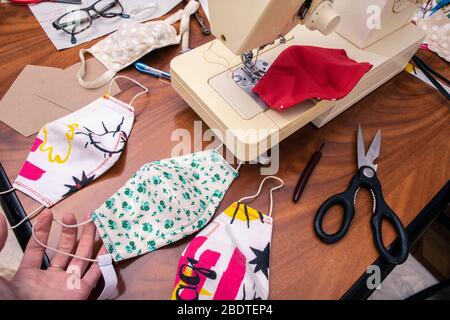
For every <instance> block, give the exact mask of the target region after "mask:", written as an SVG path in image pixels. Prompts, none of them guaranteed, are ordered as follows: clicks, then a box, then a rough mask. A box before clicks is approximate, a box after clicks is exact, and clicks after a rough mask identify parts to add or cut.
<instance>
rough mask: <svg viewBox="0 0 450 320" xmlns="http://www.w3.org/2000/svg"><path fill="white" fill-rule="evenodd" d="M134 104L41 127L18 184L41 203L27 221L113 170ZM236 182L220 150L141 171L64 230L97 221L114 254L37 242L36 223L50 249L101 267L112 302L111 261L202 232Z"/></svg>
mask: <svg viewBox="0 0 450 320" xmlns="http://www.w3.org/2000/svg"><path fill="white" fill-rule="evenodd" d="M119 77H121V76H119ZM125 78H126V77H125ZM128 79H129V78H128ZM130 80H131V81H134V80H132V79H130ZM136 83H137V82H136ZM137 84H138V83H137ZM143 88H144V87H143ZM144 89H145V88H144ZM146 92H147V89H145V91H144V92H142V93H140V94H143V93H146ZM138 95H139V94H138ZM135 98H137V96H136V97H135ZM135 98H134V99H135ZM134 99H133V100H132V102H133V101H134ZM132 102H131V103H130V104H126V103H123V102H121V101H119V100H117V99H115V98H113V97H110V96H108V95H106V96H104V97H101V98H99V99H98V100H96V101H94V102H93V103H91V104H89V105H88V106H86V107H85V108H83V109H80V110H79V111H77V112H75V113H73V114H71V115H69V116H66V117H64V118H61V119H59V120H57V121H55V122H52V123H49V124H48V125H46V126H45V127H44V128H42V130H41V131H40V132H39V134H38V136H37V138H36V140H35V142H34V144H33V146H32V149H31V152H30V154H29V156H28V158H27V160H26V161H25V163H24V166H23V168H22V170H21V171H20V174H19V176H18V177H17V179H16V180H15V181H14V184H13V186H14V189H15V190H19V191H22V192H24V193H26V194H28V195H29V196H31V197H32V198H33V199H35V200H36V201H39V202H40V203H41V204H42V206H41V207H40V208H38V210H36V211H35V212H33V213H32V214H30V215H29V216H28V218H31V217H33V216H34V215H35V214H37V213H39V211H40V210H42V208H44V207H51V206H53V205H54V204H56V203H57V202H59V201H60V200H61V199H63V198H65V197H67V196H69V195H71V194H73V193H74V192H76V191H78V190H80V189H81V188H83V187H85V186H87V185H88V184H89V183H91V182H92V181H94V180H95V179H97V178H98V177H99V176H101V175H102V174H103V173H104V172H106V171H107V170H108V169H109V168H111V167H112V166H113V164H114V163H115V162H116V161H117V160H118V159H119V157H120V154H121V153H122V151H123V150H124V148H125V145H126V142H127V140H128V137H129V135H130V132H131V129H132V126H133V122H134V109H133V107H132V106H131V104H132ZM237 176H238V171H237V169H234V168H233V167H231V166H230V165H229V164H228V162H227V161H226V160H225V159H224V158H223V157H222V156H221V155H220V154H219V152H218V150H216V149H213V150H207V151H203V152H198V153H194V154H189V155H185V156H181V157H175V158H170V159H165V160H160V161H155V162H152V163H149V164H146V165H144V166H142V167H141V168H140V169H139V170H138V171H137V172H136V173H135V174H134V175H133V176H132V177H131V178H130V179H129V180H128V181H127V182H126V183H125V185H124V186H123V187H122V188H121V189H119V190H118V191H117V192H115V193H114V194H113V195H112V196H111V197H110V198H109V199H108V200H107V201H106V202H105V203H104V204H103V205H102V206H101V207H100V208H98V209H97V210H95V211H94V212H93V213H92V216H91V217H92V218H91V219H90V220H88V221H85V222H82V223H80V224H77V225H73V226H67V225H64V226H66V227H73V228H76V227H79V226H81V225H83V224H86V223H88V222H90V221H93V222H94V223H95V225H96V226H97V229H98V231H99V234H100V237H101V239H102V240H103V242H104V244H105V247H106V248H107V250H108V252H109V254H107V255H103V256H99V257H98V258H97V259H88V258H84V257H79V256H75V255H73V254H71V253H66V252H63V251H60V250H57V249H54V248H51V247H48V246H47V245H45V244H44V243H42V242H41V241H40V239H38V238H37V237H36V234H35V233H34V229H35V227H36V224H34V225H33V237H34V238H35V240H36V241H37V242H38V243H39V244H41V245H42V246H44V247H46V248H48V249H50V250H53V251H56V252H60V253H62V254H66V255H68V256H72V257H75V258H79V259H83V260H87V261H89V262H95V263H98V264H99V267H100V270H101V271H102V274H103V277H104V280H105V288H104V291H103V293H102V294H101V296H100V298H101V299H106V298H111V297H112V296H113V294H114V293H115V288H116V285H117V277H116V274H115V272H114V268H113V266H112V260H114V261H121V260H125V259H129V258H132V257H136V256H139V255H143V254H145V253H148V252H151V251H154V250H156V249H159V248H161V247H163V246H165V245H168V244H171V243H173V242H175V241H177V240H180V239H181V238H184V237H186V236H188V235H190V234H192V233H194V232H196V231H198V230H201V229H202V228H204V227H205V226H206V225H207V223H208V222H209V220H210V219H211V217H212V216H213V215H214V213H215V211H216V209H217V207H218V206H219V204H220V202H221V201H222V199H223V196H224V195H225V193H226V191H227V190H228V188H229V186H230V185H231V183H232V182H233V181H234V180H235V179H236V177H237ZM14 189H13V190H14ZM10 191H12V190H10ZM24 221H25V219H24V220H23V221H22V222H24ZM22 222H21V223H22ZM55 222H57V223H59V224H62V223H61V222H59V221H57V220H55ZM21 223H19V224H18V225H20V224H21ZM18 225H16V226H13V228H14V227H17V226H18Z"/></svg>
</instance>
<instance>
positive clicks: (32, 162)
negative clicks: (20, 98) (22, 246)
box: [0, 76, 148, 272]
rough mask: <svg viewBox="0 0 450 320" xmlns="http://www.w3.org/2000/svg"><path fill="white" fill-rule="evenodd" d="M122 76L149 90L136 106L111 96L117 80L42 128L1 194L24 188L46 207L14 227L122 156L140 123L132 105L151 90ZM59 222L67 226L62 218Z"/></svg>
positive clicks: (88, 180)
mask: <svg viewBox="0 0 450 320" xmlns="http://www.w3.org/2000/svg"><path fill="white" fill-rule="evenodd" d="M116 78H126V79H128V80H130V81H132V82H134V83H135V84H137V85H139V86H140V87H141V88H142V89H143V90H144V91H143V92H141V93H138V94H137V95H136V96H135V97H134V98H133V99H132V100H131V102H130V104H126V103H124V102H122V101H119V100H117V99H115V98H114V97H111V96H110V95H109V92H111V85H112V82H111V85H110V87H109V91H108V94H106V95H105V96H103V97H101V98H99V99H97V100H95V101H93V102H92V103H90V104H89V105H87V106H85V107H83V108H82V109H80V110H78V111H76V112H74V113H71V114H69V115H67V116H65V117H63V118H60V119H57V120H55V121H53V122H50V123H48V124H46V125H45V126H44V127H43V128H42V129H41V130H40V131H39V133H38V135H37V136H36V139H35V141H34V143H33V146H32V148H31V151H30V153H29V155H28V157H27V159H26V161H25V163H24V165H23V167H22V169H21V170H20V172H19V175H18V176H17V178H16V180H15V181H14V183H13V188H12V189H11V190H7V191H2V192H0V196H1V195H2V194H7V193H9V192H12V191H14V190H18V191H21V192H23V193H25V194H27V195H28V196H30V197H31V198H33V199H34V200H36V201H38V202H39V203H41V206H40V207H39V208H37V209H36V210H34V211H33V212H32V213H31V214H29V215H28V216H27V217H26V218H24V219H23V220H22V221H20V222H19V223H18V224H16V225H15V226H11V227H10V229H14V228H17V227H18V226H20V225H21V224H23V223H24V222H25V221H27V220H29V219H31V218H33V217H34V216H36V215H37V214H39V213H40V212H41V211H42V209H44V208H45V207H47V208H49V207H52V206H53V205H55V204H56V203H58V202H59V201H61V200H62V199H64V198H65V197H68V196H70V195H71V194H73V193H75V192H77V191H78V190H80V189H81V188H83V187H86V186H87V185H88V184H89V183H91V182H92V181H94V180H95V179H97V178H98V177H100V176H101V175H103V174H104V173H105V172H106V171H107V170H109V169H110V168H111V167H112V166H113V165H114V164H115V163H116V162H117V161H118V160H119V158H120V155H121V154H122V151H123V150H124V148H125V146H126V143H127V140H128V137H129V136H130V134H131V129H132V127H133V123H134V118H135V115H134V108H133V106H132V104H133V102H134V100H135V99H136V98H137V97H138V96H140V95H141V94H145V93H147V92H148V89H147V88H145V87H144V86H142V85H141V84H139V83H138V82H136V81H135V80H133V79H131V78H128V77H124V76H118V77H116ZM116 78H115V79H116ZM115 79H113V81H115ZM54 221H55V222H56V223H58V224H60V225H64V224H63V223H62V222H60V221H58V220H56V219H54ZM85 223H88V222H83V223H81V224H79V225H75V226H67V225H64V226H66V227H74V228H75V227H78V226H81V225H83V224H85ZM35 226H36V224H34V225H33V237H34V238H35V240H36V241H38V243H40V244H41V245H44V244H42V243H41V242H40V241H39V239H38V238H36V235H35V234H34V228H35ZM45 247H47V246H45ZM49 249H52V248H49ZM55 251H56V250H55ZM70 256H73V255H70ZM79 258H80V259H84V258H82V257H79ZM84 260H89V261H97V260H91V259H84ZM99 261H101V263H100V264H101V265H108V264H109V265H111V257H110V255H106V256H103V257H99ZM108 261H109V262H108ZM105 272H109V271H105Z"/></svg>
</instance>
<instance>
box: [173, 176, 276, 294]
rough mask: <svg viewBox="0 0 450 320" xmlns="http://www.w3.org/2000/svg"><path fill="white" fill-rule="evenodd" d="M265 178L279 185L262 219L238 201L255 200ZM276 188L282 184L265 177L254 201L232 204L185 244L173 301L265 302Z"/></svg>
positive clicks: (244, 199)
mask: <svg viewBox="0 0 450 320" xmlns="http://www.w3.org/2000/svg"><path fill="white" fill-rule="evenodd" d="M268 179H275V180H277V181H279V182H280V185H279V186H277V187H275V188H272V189H271V190H270V210H269V215H268V216H266V215H264V214H263V213H261V212H260V211H258V210H255V209H253V208H250V207H249V206H247V205H246V204H243V201H246V200H253V199H255V198H256V197H258V195H259V194H260V193H261V189H262V186H263V185H264V183H265V182H266V181H267V180H268ZM281 187H283V180H281V179H279V178H277V177H266V178H265V179H264V180H263V181H262V182H261V185H260V187H259V190H258V192H257V193H256V194H255V195H254V196H250V197H246V198H242V199H241V200H239V201H238V202H236V203H233V204H232V205H231V206H230V207H229V208H228V209H226V210H225V211H224V212H223V213H222V214H221V215H219V216H218V217H217V218H215V219H214V220H213V221H212V222H211V223H210V224H209V225H208V226H207V227H206V228H205V229H204V230H203V231H202V232H200V233H199V234H198V235H197V236H196V237H195V239H193V240H192V241H191V242H190V243H189V245H188V247H187V248H186V249H185V251H184V252H183V254H182V256H181V259H180V262H179V264H178V268H177V270H178V272H177V275H176V280H175V286H174V290H173V294H172V299H173V300H260V299H264V300H266V299H268V297H269V260H270V242H271V238H272V223H273V220H272V218H271V213H272V205H273V200H272V199H273V198H272V192H273V191H274V190H277V189H279V188H281Z"/></svg>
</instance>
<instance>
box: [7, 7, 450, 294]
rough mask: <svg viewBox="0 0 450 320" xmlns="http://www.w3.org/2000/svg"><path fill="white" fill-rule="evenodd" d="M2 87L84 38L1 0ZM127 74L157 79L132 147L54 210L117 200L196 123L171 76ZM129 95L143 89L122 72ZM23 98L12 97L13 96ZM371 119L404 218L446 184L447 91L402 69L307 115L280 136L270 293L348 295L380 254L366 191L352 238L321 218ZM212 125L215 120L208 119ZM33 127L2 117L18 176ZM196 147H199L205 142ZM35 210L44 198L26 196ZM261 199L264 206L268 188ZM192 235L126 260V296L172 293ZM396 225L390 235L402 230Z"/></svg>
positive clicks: (196, 33)
mask: <svg viewBox="0 0 450 320" xmlns="http://www.w3.org/2000/svg"><path fill="white" fill-rule="evenodd" d="M0 17H1V18H0V44H1V45H0V70H1V72H0V97H1V96H3V95H4V93H5V92H6V91H7V90H8V88H9V86H10V85H11V84H12V83H13V81H14V79H15V78H16V76H17V75H18V74H19V73H20V72H21V70H22V69H23V67H24V66H25V65H27V64H35V65H43V66H54V67H62V68H66V67H68V66H70V65H72V64H74V63H76V62H77V61H78V50H79V49H80V48H81V47H90V46H91V45H92V44H93V43H94V42H95V41H93V42H91V43H87V44H84V45H81V46H79V47H77V48H73V49H68V50H64V51H60V52H58V51H56V50H55V48H54V47H53V45H52V44H51V42H50V40H49V39H48V38H47V36H46V35H45V33H44V32H43V30H42V29H41V28H40V26H39V24H38V23H37V22H36V20H35V19H34V17H33V16H32V14H31V13H30V11H29V9H28V8H24V7H16V6H12V5H1V6H0ZM191 28H192V32H191V46H192V47H195V46H198V45H200V44H203V43H205V42H207V41H209V40H211V39H212V37H205V36H203V35H202V34H201V33H200V30H199V27H198V25H197V23H196V22H195V21H194V20H193V21H191ZM177 54H179V47H178V46H174V47H171V48H165V49H161V50H158V51H156V52H153V53H151V54H149V55H147V56H146V57H145V59H144V61H145V62H146V63H148V64H149V65H152V66H155V67H158V68H161V69H166V70H167V69H168V68H169V62H170V60H171V59H172V58H173V57H174V56H176V55H177ZM420 55H421V56H422V58H424V59H425V60H426V61H427V62H428V63H430V64H431V65H432V66H434V67H435V68H437V69H439V70H441V72H444V74H446V76H447V77H448V76H449V75H450V72H449V67H448V63H445V62H444V61H443V60H442V59H440V58H438V57H436V56H435V55H432V54H425V53H421V54H420ZM123 74H126V75H128V76H132V77H133V78H135V79H137V80H139V81H140V82H141V83H143V84H144V85H146V86H148V87H149V88H150V89H151V95H150V96H148V98H139V99H138V100H137V101H136V114H137V121H136V124H135V127H134V129H133V133H132V135H131V138H130V139H129V143H128V147H127V149H126V151H125V152H124V154H123V155H122V157H121V159H120V161H119V162H118V163H117V164H116V165H115V166H114V167H113V168H112V169H111V170H110V171H109V172H108V173H107V174H105V175H104V176H102V177H101V178H100V179H98V180H96V181H95V182H94V183H93V184H91V185H89V186H88V187H87V188H85V189H84V190H81V191H79V192H77V193H76V194H74V195H72V196H70V197H69V198H67V199H65V200H64V201H62V202H61V203H59V204H58V205H56V206H55V207H54V213H55V215H56V217H59V218H60V217H61V215H62V214H63V213H65V212H67V211H71V212H75V213H76V215H77V217H78V218H79V219H82V217H83V216H84V215H86V214H88V213H90V212H92V211H93V210H94V209H96V208H97V207H98V206H100V205H101V204H102V203H103V202H104V201H105V199H107V198H108V197H109V196H110V195H111V194H112V193H113V192H114V191H115V190H116V189H118V188H119V187H121V186H122V185H123V184H124V182H125V181H126V180H127V179H128V178H129V177H130V176H131V174H132V173H133V172H134V171H136V170H137V169H138V168H139V167H140V166H141V165H143V164H144V163H147V162H151V161H154V160H157V159H162V158H166V157H169V156H170V151H171V148H172V147H173V146H175V144H176V142H173V141H171V134H172V132H173V130H175V129H177V128H184V129H187V130H189V131H190V132H191V133H192V132H193V127H194V121H199V120H200V118H199V117H198V116H197V115H196V114H195V113H194V112H193V111H192V110H191V109H190V108H189V106H188V105H187V104H186V103H185V102H184V101H183V100H182V99H181V98H180V97H179V96H178V95H177V94H176V93H175V91H174V90H173V89H172V88H171V86H170V84H168V83H166V82H163V81H158V80H155V79H153V78H151V77H148V76H145V75H141V74H139V73H137V72H136V71H134V70H133V69H132V68H128V69H126V70H125V71H124V72H123ZM120 85H121V87H122V89H123V93H122V94H120V95H119V96H118V98H120V99H123V100H125V101H129V99H130V98H131V97H132V96H133V95H134V94H135V93H136V92H137V91H138V88H136V87H134V86H131V85H130V84H129V83H128V82H124V81H121V82H120ZM11 107H14V106H11ZM358 123H361V124H362V125H363V126H364V129H365V134H366V139H367V140H369V138H371V137H373V136H374V134H375V133H376V131H377V130H378V129H381V130H382V133H383V138H382V151H381V157H380V159H379V164H380V165H379V170H378V171H379V177H380V179H381V181H382V184H383V189H384V195H385V198H386V200H387V202H388V203H389V204H390V206H391V207H392V209H394V211H396V212H397V214H398V215H399V217H400V218H401V219H402V221H403V223H404V224H405V225H407V224H409V223H410V222H411V221H412V220H413V219H414V218H415V217H416V215H417V214H418V212H419V211H420V210H421V209H422V208H423V207H424V206H425V205H426V204H427V203H428V202H429V201H430V200H431V199H432V197H433V196H434V195H435V194H436V193H437V192H438V191H439V190H440V188H441V187H442V186H443V185H444V184H446V183H447V181H448V179H449V177H450V166H449V141H450V140H449V139H448V137H449V136H450V134H449V133H450V132H449V128H450V127H449V104H448V101H446V100H445V99H444V98H443V97H442V96H441V95H439V93H438V92H437V91H435V90H434V89H432V88H430V87H429V86H427V85H426V84H424V83H422V82H420V81H418V80H416V79H415V78H414V77H412V76H410V75H409V74H407V73H405V72H403V73H402V74H400V75H398V76H397V77H395V78H394V79H393V80H391V81H389V82H388V83H386V84H385V85H383V86H382V87H381V88H379V89H378V90H376V91H375V92H373V93H372V94H371V95H369V96H368V97H367V98H365V99H363V100H362V101H361V102H359V103H358V104H357V105H356V106H354V107H352V108H350V109H349V110H348V111H346V112H345V113H343V114H342V115H341V116H339V117H338V118H336V119H335V120H333V121H332V122H331V123H329V124H328V125H326V126H325V127H323V128H322V129H317V128H315V127H314V126H313V125H307V126H306V127H304V128H302V129H301V130H299V131H298V132H296V133H295V134H293V135H292V136H291V137H289V138H288V139H286V140H285V141H283V142H282V143H281V145H280V153H281V163H280V171H279V174H278V176H279V177H281V178H282V179H284V181H285V183H286V187H285V188H284V189H282V190H281V191H279V192H277V193H276V195H275V201H276V202H275V207H274V219H275V220H274V230H273V241H272V250H271V251H272V252H271V275H270V297H271V298H272V299H303V298H306V299H337V298H340V297H341V296H342V295H343V294H344V293H345V292H346V291H347V290H348V289H349V288H350V287H351V286H352V285H353V284H354V283H355V281H356V280H357V279H358V278H359V277H360V276H361V275H362V274H363V273H364V272H365V270H366V269H367V267H368V266H369V265H371V264H372V263H373V262H374V261H375V260H376V258H377V257H378V255H377V252H376V250H375V248H374V245H373V240H372V234H371V230H370V224H369V219H370V215H371V212H370V201H371V200H370V197H369V195H368V193H367V192H363V193H361V196H360V197H359V200H358V211H357V214H356V217H355V219H354V221H353V225H352V227H351V229H350V232H349V233H348V235H347V237H346V238H345V240H343V241H341V242H340V243H338V244H335V245H331V246H330V245H325V244H323V243H321V242H320V241H319V240H318V239H317V238H316V236H315V234H314V232H313V228H312V224H313V217H314V215H315V212H316V210H317V208H318V207H319V206H320V204H321V203H322V202H323V201H324V200H325V199H326V198H328V197H329V196H330V195H332V194H335V193H336V192H339V191H342V190H343V189H344V188H346V187H347V184H348V183H349V180H350V178H351V177H352V176H353V174H354V173H355V172H356V148H355V139H356V129H357V126H358ZM203 129H206V125H203ZM33 139H34V137H30V138H24V137H23V136H21V135H19V134H17V133H15V132H14V131H13V130H11V129H10V128H9V127H7V126H6V125H4V124H2V123H0V161H1V163H2V165H3V166H4V168H5V170H6V172H7V173H8V175H9V178H10V179H11V180H14V179H15V177H16V176H17V174H18V172H19V170H20V167H21V166H22V163H23V161H24V160H25V158H26V156H27V154H28V151H29V149H30V146H31V144H32V142H33ZM323 141H325V142H326V145H325V148H324V150H323V153H324V156H323V159H322V161H321V163H320V165H319V166H318V168H317V170H316V172H315V173H314V175H313V177H312V179H311V181H310V183H309V185H308V187H307V189H306V191H305V193H304V195H303V198H302V199H301V202H300V203H299V204H298V205H294V204H293V203H292V201H291V197H292V192H293V189H294V187H295V184H296V182H297V179H298V176H299V174H300V172H301V171H302V170H303V168H304V167H305V165H306V162H307V161H308V159H309V157H310V156H311V154H312V153H313V152H314V151H315V150H316V149H317V148H318V147H319V146H320V145H321V143H322V142H323ZM196 151H197V150H196ZM260 181H261V177H260V176H259V167H258V166H257V165H248V164H247V165H245V166H243V168H242V169H241V175H240V177H239V178H238V179H237V180H236V181H235V182H234V185H233V186H232V188H231V189H230V190H229V192H228V193H227V194H226V196H225V199H224V200H223V202H222V204H221V206H220V208H219V212H220V211H221V210H223V209H225V208H226V207H227V206H228V205H229V204H230V203H231V202H232V201H235V200H237V199H239V198H240V197H242V196H244V195H249V194H252V193H253V192H254V191H255V190H256V189H257V187H258V185H259V183H260ZM20 199H21V201H22V203H23V206H24V208H25V209H26V211H27V212H31V210H32V209H34V208H36V207H37V203H36V202H34V201H33V200H31V199H30V198H28V197H26V196H23V195H20ZM253 206H254V207H256V208H259V209H260V210H262V211H266V210H267V207H268V196H267V194H266V195H265V196H263V197H260V198H259V199H257V200H256V201H255V202H254V204H253ZM339 221H340V217H339V214H338V213H336V214H333V217H331V218H330V219H329V220H328V221H327V223H326V228H327V229H328V230H332V229H333V228H334V230H335V229H336V228H337V225H338V223H339ZM58 234H59V228H58V227H57V226H55V227H54V232H53V233H52V236H51V240H50V243H52V244H53V245H54V244H55V242H56V236H57V235H58ZM191 238H192V237H190V238H187V239H185V240H183V241H180V242H177V243H175V244H174V245H171V246H169V247H165V248H163V249H161V250H158V251H156V252H153V253H150V254H148V255H145V256H142V257H139V258H137V259H133V260H128V261H125V262H122V263H119V264H118V265H117V270H118V273H119V278H120V280H119V282H120V285H119V290H120V298H123V299H125V298H126V299H130V298H137V299H168V298H170V296H171V290H172V287H173V283H174V279H175V273H176V267H177V262H178V259H179V257H180V254H181V252H182V251H183V249H184V248H185V247H186V245H187V243H188V241H189V240H190V239H191ZM393 238H394V236H393V232H392V230H391V229H390V228H389V226H387V228H386V230H385V239H386V241H387V242H389V243H390V242H391V241H392V240H393Z"/></svg>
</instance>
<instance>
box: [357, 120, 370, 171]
mask: <svg viewBox="0 0 450 320" xmlns="http://www.w3.org/2000/svg"><path fill="white" fill-rule="evenodd" d="M357 152H358V168H361V167H363V166H367V165H368V164H367V161H366V147H365V146H364V135H363V131H362V128H361V124H360V125H359V126H358V142H357Z"/></svg>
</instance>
